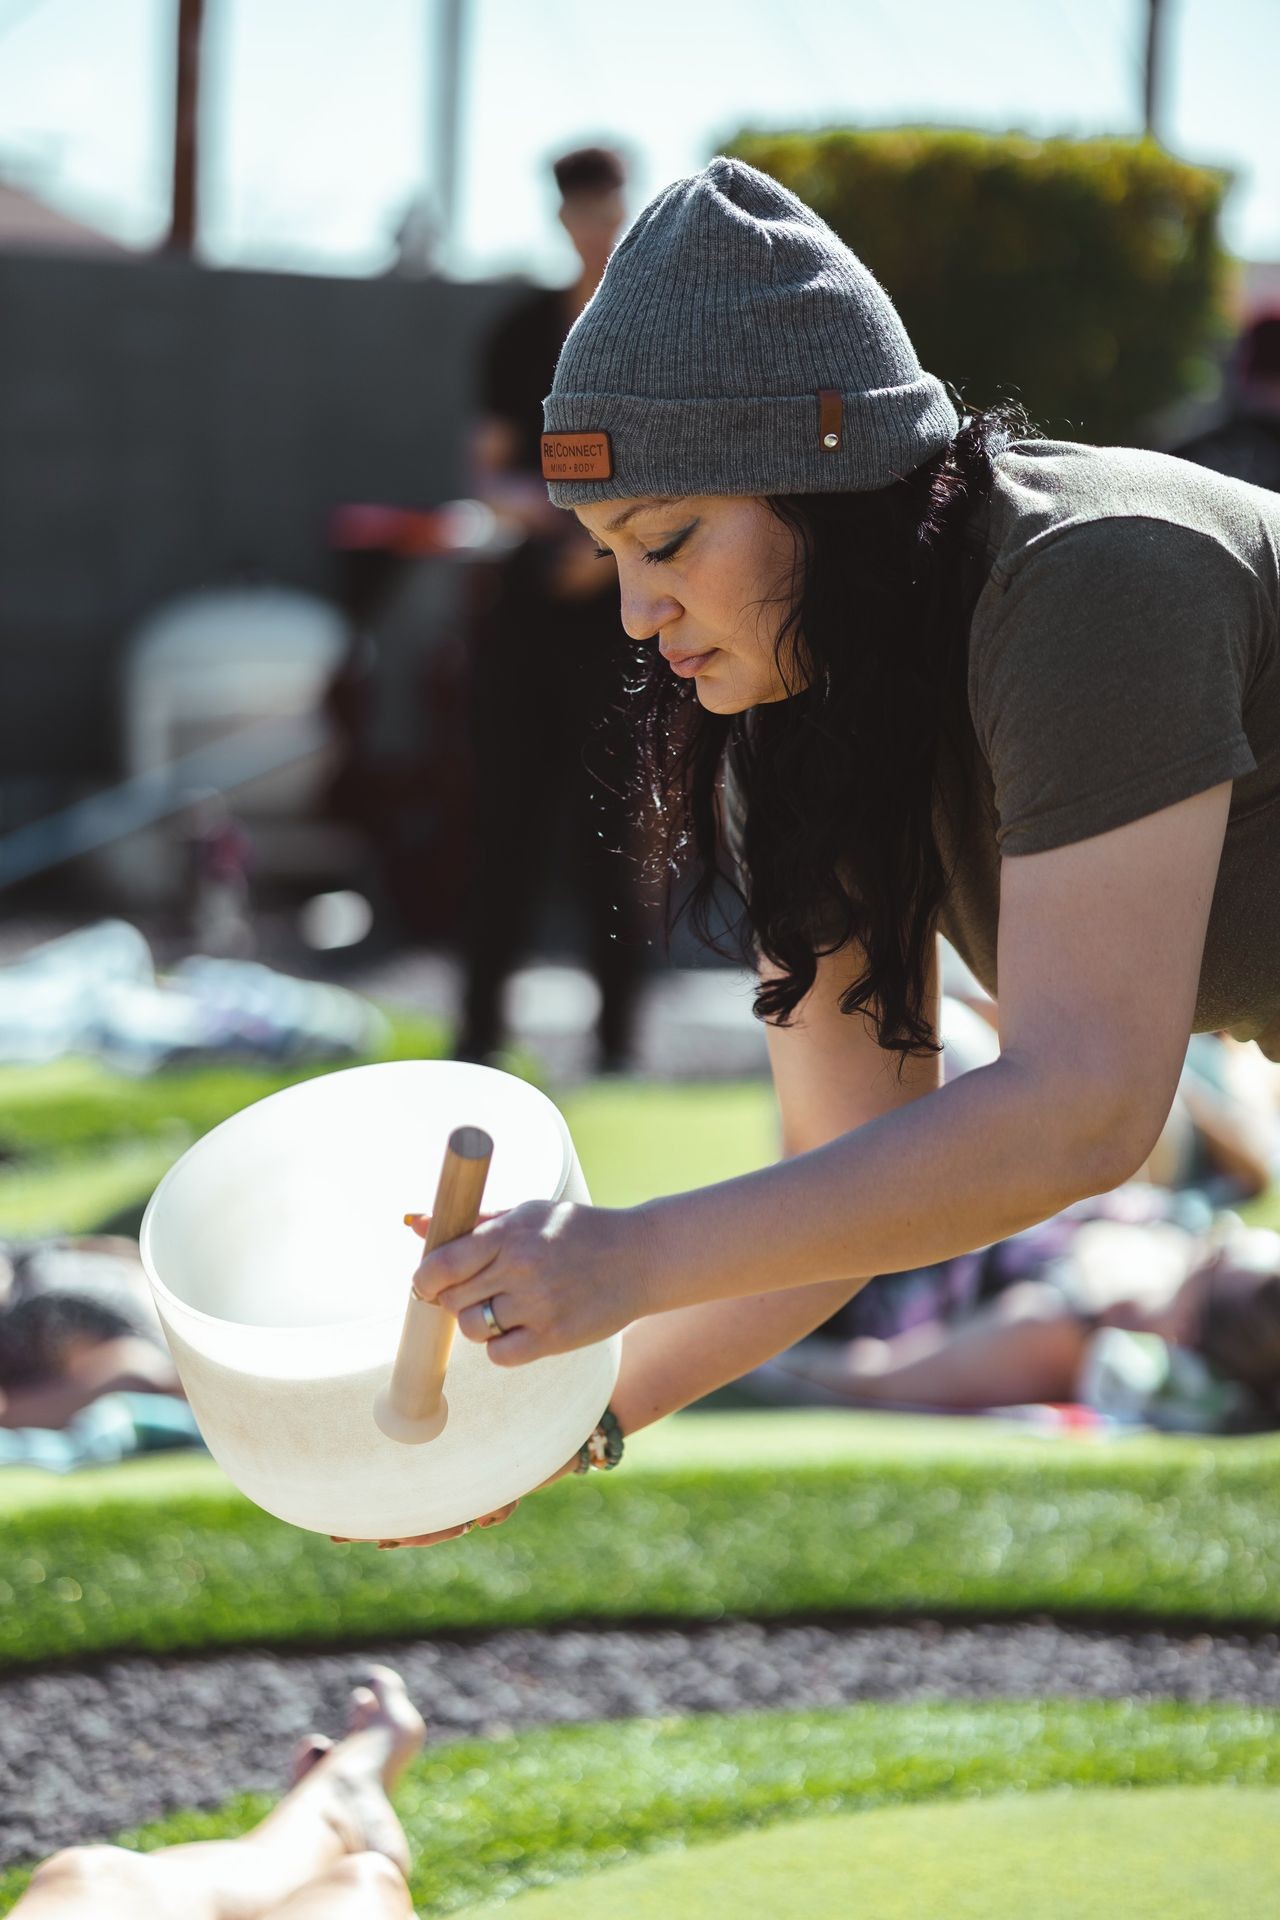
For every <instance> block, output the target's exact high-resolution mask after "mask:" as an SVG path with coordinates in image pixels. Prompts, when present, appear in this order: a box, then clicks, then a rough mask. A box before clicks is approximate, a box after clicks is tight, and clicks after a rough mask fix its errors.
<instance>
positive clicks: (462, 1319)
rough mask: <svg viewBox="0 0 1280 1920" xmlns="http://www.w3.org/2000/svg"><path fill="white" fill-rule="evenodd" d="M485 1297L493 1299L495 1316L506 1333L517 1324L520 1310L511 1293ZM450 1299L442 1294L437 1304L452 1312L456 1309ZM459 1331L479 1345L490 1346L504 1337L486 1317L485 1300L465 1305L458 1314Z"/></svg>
mask: <svg viewBox="0 0 1280 1920" xmlns="http://www.w3.org/2000/svg"><path fill="white" fill-rule="evenodd" d="M484 1299H485V1300H488V1301H491V1303H492V1307H493V1317H494V1319H495V1320H496V1321H497V1323H498V1325H499V1326H500V1327H501V1328H502V1331H503V1333H504V1334H505V1333H507V1332H508V1331H509V1330H510V1329H511V1328H513V1327H514V1326H515V1324H516V1320H517V1317H518V1315H519V1311H520V1310H519V1308H518V1307H517V1305H516V1303H515V1301H514V1300H513V1299H512V1297H511V1295H510V1294H509V1293H495V1294H485V1296H484ZM450 1301H451V1296H450V1295H442V1296H441V1297H440V1299H439V1300H438V1301H437V1303H436V1304H437V1305H438V1306H441V1307H446V1308H448V1310H449V1312H450V1313H452V1312H453V1311H454V1309H453V1307H452V1305H451V1304H450ZM458 1331H459V1332H460V1333H461V1334H462V1335H463V1337H464V1339H467V1340H470V1341H472V1342H474V1344H475V1345H476V1346H478V1347H485V1346H490V1345H492V1343H493V1341H495V1340H497V1339H500V1338H501V1337H502V1336H501V1335H500V1334H496V1333H494V1331H493V1329H492V1327H491V1326H490V1325H489V1322H488V1321H487V1320H486V1319H485V1317H484V1301H483V1300H481V1301H477V1302H476V1304H475V1306H472V1307H464V1308H463V1309H462V1311H461V1313H459V1315H458Z"/></svg>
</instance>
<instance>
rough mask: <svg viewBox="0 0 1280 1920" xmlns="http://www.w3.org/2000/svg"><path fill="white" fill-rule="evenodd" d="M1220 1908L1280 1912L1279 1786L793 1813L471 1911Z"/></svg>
mask: <svg viewBox="0 0 1280 1920" xmlns="http://www.w3.org/2000/svg"><path fill="white" fill-rule="evenodd" d="M584 1903H589V1906H590V1911H591V1914H592V1916H593V1920H709V1917H710V1916H711V1915H713V1914H728V1913H759V1914H768V1916H769V1920H844V1916H846V1915H849V1914H874V1915H875V1920H934V1917H935V1916H936V1920H944V1916H945V1920H1027V1915H1028V1914H1034V1915H1035V1920H1114V1916H1115V1915H1116V1914H1117V1913H1123V1914H1124V1915H1125V1920H1222V1916H1223V1915H1224V1914H1257V1915H1259V1916H1261V1915H1262V1914H1266V1913H1275V1912H1276V1911H1277V1910H1278V1909H1280V1793H1277V1792H1276V1791H1275V1790H1274V1789H1271V1790H1267V1789H1261V1788H1257V1789H1253V1790H1249V1789H1242V1788H1239V1787H1217V1788H1205V1787H1165V1788H1161V1789H1158V1790H1156V1791H1154V1792H1151V1793H1143V1794H1138V1795H1136V1796H1128V1795H1121V1794H1118V1793H1107V1792H1103V1793H1099V1792H1092V1793H1089V1792H1071V1793H1037V1794H1032V1795H1030V1796H1028V1797H1026V1798H1021V1799H1016V1800H1009V1799H1001V1800H992V1801H989V1802H987V1803H986V1804H985V1805H983V1806H980V1807H963V1806H932V1807H891V1808H885V1809H880V1810H878V1811H875V1812H870V1813H853V1814H849V1813H846V1814H839V1815H835V1816H828V1817H827V1818H825V1819H817V1820H797V1821H791V1822H788V1823H786V1824H785V1825H782V1826H777V1827H772V1828H770V1829H769V1830H768V1831H767V1832H765V1833H749V1834H742V1835H739V1836H738V1837H737V1838H735V1839H732V1840H721V1841H719V1842H717V1843H716V1844H714V1845H711V1846H703V1847H695V1848H692V1849H690V1850H689V1851H687V1852H685V1851H682V1852H679V1853H665V1854H661V1855H659V1856H658V1857H656V1858H650V1859H643V1860H638V1861H634V1862H631V1863H629V1864H628V1865H626V1866H623V1867H615V1868H613V1869H611V1870H607V1871H606V1872H604V1873H600V1874H596V1875H593V1876H592V1877H591V1879H590V1880H588V1881H587V1882H586V1883H585V1884H583V1883H582V1882H572V1883H571V1884H570V1885H568V1886H565V1887H540V1888H535V1889H533V1890H532V1891H531V1892H529V1893H526V1894H523V1895H521V1896H519V1897H518V1898H517V1899H515V1900H512V1901H503V1902H501V1903H499V1904H495V1905H489V1904H488V1903H486V1904H485V1905H484V1906H483V1907H471V1908H469V1909H468V1910H467V1912H468V1920H498V1916H499V1915H507V1914H509V1915H510V1916H511V1920H580V1916H581V1915H582V1913H583V1911H584Z"/></svg>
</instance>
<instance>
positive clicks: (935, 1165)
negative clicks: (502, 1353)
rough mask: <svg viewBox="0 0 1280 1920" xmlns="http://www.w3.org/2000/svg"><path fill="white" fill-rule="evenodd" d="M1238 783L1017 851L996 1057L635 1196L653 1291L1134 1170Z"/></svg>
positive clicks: (1186, 1026)
mask: <svg viewBox="0 0 1280 1920" xmlns="http://www.w3.org/2000/svg"><path fill="white" fill-rule="evenodd" d="M1229 799H1230V786H1229V784H1227V783H1224V784H1222V785H1220V786H1218V787H1216V788H1213V789H1212V790H1210V791H1209V792H1207V793H1203V794H1199V795H1197V796H1195V797H1194V798H1193V799H1190V800H1186V801H1183V802H1181V803H1179V804H1178V805H1176V806H1173V807H1167V808H1165V809H1163V810H1162V811H1161V812H1159V813H1156V814H1152V815H1149V816H1147V817H1146V818H1144V819H1141V820H1137V821H1135V822H1133V823H1132V824H1131V825H1129V826H1125V827H1120V828H1117V829H1116V830H1115V831H1113V832H1110V833H1106V834H1100V835H1098V836H1096V837H1095V838H1094V839H1092V840H1086V841H1081V842H1078V843H1077V844H1075V845H1072V846H1067V847H1062V848H1058V849H1055V850H1054V851H1053V852H1050V853H1041V854H1028V855H1023V856H1021V857H1019V858H1017V859H1011V860H1006V861H1005V863H1004V868H1003V872H1002V877H1001V922H1000V949H999V970H1000V1009H1001V1035H1002V1045H1003V1050H1002V1053H1001V1057H1000V1058H999V1060H997V1061H996V1062H994V1063H993V1064H992V1065H991V1066H989V1067H982V1068H979V1069H978V1070H976V1071H975V1072H973V1073H969V1074H965V1075H964V1076H963V1077H962V1078H961V1079H959V1080H957V1081H955V1082H953V1084H952V1085H951V1086H948V1087H943V1088H941V1089H940V1090H939V1091H938V1092H937V1093H936V1095H935V1096H934V1097H933V1098H931V1099H929V1100H925V1101H914V1102H910V1103H908V1104H906V1105H903V1106H899V1107H897V1108H896V1109H895V1110H894V1111H892V1112H888V1113H884V1114H881V1115H880V1116H879V1117H877V1118H875V1119H872V1120H870V1121H867V1122H866V1123H864V1124H862V1125H860V1126H856V1127H855V1128H854V1130H853V1131H851V1132H847V1133H845V1134H843V1135H842V1136H841V1137H840V1138H838V1139H835V1140H831V1141H829V1143H828V1144H826V1145H822V1146H812V1147H811V1148H810V1150H808V1151H804V1152H801V1153H799V1154H798V1156H797V1157H796V1158H794V1159H792V1160H790V1161H788V1162H786V1163H784V1164H783V1165H781V1166H778V1167H770V1168H765V1169H763V1170H762V1171H761V1172H759V1173H753V1174H747V1175H744V1176H742V1177H741V1178H739V1179H737V1180H731V1181H725V1182H721V1183H720V1184H718V1185H716V1186H712V1187H705V1188H701V1189H699V1190H697V1191H696V1192H694V1193H690V1194H679V1195H673V1196H671V1197H670V1198H666V1199H660V1200H657V1201H653V1202H649V1203H647V1204H646V1206H645V1207H643V1208H641V1209H638V1210H637V1211H638V1212H639V1214H640V1215H641V1216H642V1219H643V1223H644V1225H645V1226H646V1228H647V1230H648V1232H649V1234H650V1236H651V1238H650V1245H649V1251H648V1258H647V1263H646V1265H647V1281H646V1299H647V1302H648V1310H649V1311H651V1312H652V1311H661V1310H663V1309H665V1308H668V1307H670V1306H673V1305H676V1304H686V1303H689V1302H692V1301H695V1300H711V1299H717V1298H721V1299H722V1298H726V1297H728V1296H730V1295H732V1294H734V1293H741V1292H750V1293H758V1292H765V1291H771V1290H774V1289H785V1288H790V1287H794V1286H797V1285H801V1284H805V1283H810V1284H811V1283H813V1282H824V1281H830V1280H834V1279H835V1278H836V1277H837V1276H839V1275H842V1274H849V1273H854V1274H857V1273H864V1274H865V1273H879V1272H896V1271H898V1270H900V1269H902V1268H905V1267H910V1266H919V1265H924V1264H927V1263H928V1262H930V1261H934V1260H939V1259H945V1258H948V1257H950V1256H951V1255H953V1254H956V1253H960V1252H963V1251H966V1250H968V1249H970V1248H973V1247H977V1246H983V1245H986V1244H987V1243H988V1242H990V1241H992V1240H996V1239H1000V1238H1002V1237H1003V1236H1005V1235H1007V1234H1010V1233H1013V1232H1016V1231H1018V1230H1020V1229H1021V1228H1023V1227H1025V1226H1028V1225H1030V1224H1032V1223H1033V1222H1034V1221H1037V1220H1040V1219H1044V1218H1045V1217H1046V1216H1047V1215H1048V1214H1050V1213H1052V1212H1054V1211H1056V1210H1057V1209H1058V1208H1059V1207H1062V1206H1064V1205H1066V1204H1068V1203H1069V1202H1071V1201H1073V1200H1076V1199H1079V1198H1081V1197H1082V1196H1084V1195H1086V1194H1090V1193H1097V1192H1101V1191H1104V1190H1105V1189H1106V1188H1108V1187H1112V1186H1115V1185H1116V1184H1118V1183H1119V1182H1120V1181H1121V1180H1123V1179H1125V1178H1127V1177H1128V1176H1129V1175H1130V1174H1131V1173H1132V1172H1133V1171H1134V1170H1135V1169H1136V1168H1137V1167H1138V1166H1139V1165H1141V1163H1142V1161H1143V1160H1144V1159H1145V1158H1146V1156H1147V1154H1148V1153H1149V1151H1150V1149H1151V1146H1152V1145H1153V1143H1154V1141H1155V1139H1156V1137H1157V1136H1158V1134H1159V1132H1160V1129H1161V1127H1162V1126H1163V1124H1164V1120H1165V1117H1166V1115H1167V1113H1168V1110H1169V1106H1170V1103H1171V1101H1172V1099H1173V1094H1174V1090H1175V1088H1176V1086H1177V1082H1178V1075H1179V1071H1180V1068H1181V1064H1182V1059H1183V1056H1184V1053H1185V1049H1186V1043H1187V1036H1188V1034H1189V1032H1190V1030H1191V1023H1192V1018H1193V1013H1194V1007H1195V997H1196V987H1197V982H1198V979H1199V971H1200V960H1201V954H1202V951H1203V946H1204V935H1205V927H1206V925H1207V921H1208V914H1209V904H1210V900H1211V898H1212V895H1213V888H1214V883H1215V880H1216V877H1217V869H1218V861H1219V858H1220V855H1221V849H1222V838H1223V833H1224V831H1225V827H1226V817H1227V808H1228V804H1229ZM525 1344H526V1347H532V1346H533V1344H534V1343H533V1342H532V1341H528V1342H526V1343H525Z"/></svg>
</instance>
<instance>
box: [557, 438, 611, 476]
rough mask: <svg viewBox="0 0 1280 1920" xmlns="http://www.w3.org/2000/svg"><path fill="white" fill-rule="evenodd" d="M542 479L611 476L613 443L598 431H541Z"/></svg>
mask: <svg viewBox="0 0 1280 1920" xmlns="http://www.w3.org/2000/svg"><path fill="white" fill-rule="evenodd" d="M542 477H543V479H544V480H611V479H612V478H613V447H612V445H611V444H610V441H609V436H608V434H607V433H604V432H597V433H544V434H543V436H542Z"/></svg>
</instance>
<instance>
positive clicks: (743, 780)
mask: <svg viewBox="0 0 1280 1920" xmlns="http://www.w3.org/2000/svg"><path fill="white" fill-rule="evenodd" d="M1033 432H1034V430H1033V429H1032V428H1031V426H1030V423H1029V422H1028V421H1027V419H1026V416H1025V415H1024V414H1023V413H1022V411H1021V409H1020V408H1017V407H1012V406H1001V407H997V408H992V409H990V410H988V411H986V412H982V413H970V414H968V415H967V416H966V417H965V418H964V420H963V421H962V423H961V427H960V430H959V432H958V433H957V435H956V437H955V439H954V440H953V441H952V442H951V443H950V444H949V446H948V447H947V448H946V449H945V450H944V451H943V452H942V453H941V454H940V455H939V456H938V457H937V458H936V459H934V460H933V461H931V462H930V463H929V464H928V465H927V466H924V467H921V468H919V469H917V471H916V472H914V473H912V474H909V475H908V476H907V477H906V478H905V479H903V480H899V481H896V482H895V483H894V484H893V485H892V486H888V487H884V488H882V489H880V490H878V491H876V492H872V493H816V494H787V495H778V496H774V497H771V498H770V499H769V500H768V503H767V504H768V505H769V507H770V508H771V509H772V511H773V512H774V513H775V514H776V515H777V517H778V518H779V519H780V520H781V521H783V522H784V523H785V524H786V525H787V526H789V527H790V528H792V530H793V531H794V533H795V535H796V541H797V556H798V557H797V564H796V570H795V575H794V577H793V578H792V579H789V580H786V581H782V582H780V583H779V586H778V593H777V601H778V604H779V605H780V606H781V607H782V609H783V620H782V624H781V630H780V632H779V635H778V639H777V643H776V648H775V656H776V659H777V664H778V671H779V673H780V674H781V675H782V678H783V684H784V685H785V686H788V687H791V686H794V687H795V688H796V691H794V692H792V693H791V694H790V696H789V697H788V698H786V699H783V700H779V701H774V702H770V703H767V704H764V705H761V706H757V707H753V708H750V709H748V710H747V711H746V712H744V713H738V714H716V713H710V712H708V711H707V710H706V709H705V708H704V707H702V706H701V705H700V704H699V702H698V699H697V695H696V692H695V690H694V683H693V682H692V680H681V679H678V678H677V677H676V676H675V675H673V674H672V673H671V671H670V669H669V668H668V667H667V666H666V665H665V663H664V662H663V661H662V660H661V659H660V658H659V657H658V655H657V653H656V649H654V648H653V646H652V645H651V644H646V645H645V646H644V647H643V649H642V650H641V652H640V653H639V655H638V656H637V660H636V667H635V671H634V673H633V674H632V675H631V676H630V677H629V678H628V680H627V683H626V707H625V715H626V720H627V724H628V728H629V730H630V732H631V735H632V739H633V742H634V746H635V750H636V751H637V752H638V755H639V760H638V765H639V780H638V789H639V795H640V799H641V805H642V809H643V811H644V812H645V813H647V814H651V815H652V818H653V823H654V825H655V826H656V829H657V831H656V834H652V833H651V835H650V839H649V846H650V856H649V860H650V864H649V877H650V878H651V879H659V880H660V881H662V882H663V883H664V884H665V888H666V907H667V927H668V931H670V929H671V928H672V927H673V926H674V924H675V923H676V921H678V920H679V918H680V917H681V916H682V915H683V914H684V913H686V912H687V913H688V914H689V917H690V923H691V925H692V926H693V928H694V931H695V932H696V934H697V935H698V937H699V939H700V940H701V941H702V942H703V943H704V944H705V945H707V946H709V947H710V948H712V950H713V951H715V952H717V953H719V954H720V955H721V956H722V957H734V958H747V957H749V956H751V955H752V954H753V951H758V952H759V953H761V954H763V955H765V956H766V957H767V958H768V959H769V960H770V961H771V962H772V963H773V965H774V966H775V967H776V968H777V969H778V970H779V971H778V972H777V974H776V975H775V977H773V978H770V979H768V980H766V981H764V982H762V983H761V985H760V987H759V988H758V990H757V992H756V996H755V1000H754V1012H755V1014H756V1016H757V1018H759V1019H763V1020H767V1021H770V1022H771V1023H773V1024H775V1025H777V1026H787V1025H788V1024H789V1023H790V1019H791V1016H792V1015H793V1014H794V1012H795V1009H796V1008H797V1006H798V1005H799V1004H800V1002H801V1001H802V1000H803V999H804V997H805V995H806V994H807V993H808V991H809V989H810V988H811V987H812V986H813V983H814V979H815V977H816V972H817V961H818V958H819V957H821V956H822V955H824V954H827V953H831V952H834V951H836V950H837V949H838V948H840V947H843V946H844V945H845V944H846V942H849V941H854V942H856V943H857V946H858V948H859V949H860V950H861V952H862V954H863V956H864V965H863V968H862V971H861V972H860V973H859V975H858V977H857V979H856V980H854V981H853V982H852V984H851V985H850V986H849V987H848V988H847V989H846V990H845V991H844V992H843V993H842V994H841V996H840V1009H841V1011H842V1012H843V1013H848V1014H854V1013H861V1014H864V1015H865V1016H866V1017H867V1018H868V1019H869V1020H870V1021H871V1023H872V1024H873V1026H874V1029H875V1031H876V1035H877V1038H878V1040H879V1042H880V1045H881V1046H882V1047H885V1048H888V1049H892V1050H895V1051H896V1052H898V1053H899V1054H901V1055H906V1054H908V1053H921V1052H928V1051H932V1050H933V1049H934V1047H935V1040H934V1036H933V1033H932V1031H931V1029H930V1025H929V1021H928V1019H927V1017H926V1014H925V1010H924V1004H923V1002H924V987H925V978H926V973H927V969H928V959H929V943H930V939H931V936H932V934H933V931H934V928H935V926H936V924H937V916H938V908H939V906H940V904H941V901H942V897H943V894H944V892H945V890H946V886H947V881H948V876H947V874H946V872H945V871H944V866H943V860H942V856H941V854H940V851H939V848H938V843H937V838H936V833H935V825H934V805H935V787H936V781H937V776H938V772H939V766H940V761H941V756H942V754H943V752H944V749H945V747H946V744H947V741H948V738H949V737H950V736H952V735H953V734H954V735H955V736H956V737H957V738H959V737H960V735H959V732H958V730H959V729H960V728H961V727H962V723H963V716H964V712H965V700H966V692H965V674H966V664H967V653H968V644H967V643H968V626H969V617H970V614H971V612H972V597H973V596H972V592H971V590H970V586H969V581H970V579H971V575H970V573H969V567H970V566H971V564H972V560H971V556H969V555H968V554H967V552H966V547H965V541H964V533H965V525H966V521H967V520H968V517H969V514H970V511H971V509H972V507H973V506H974V504H975V502H976V501H977V499H978V498H979V497H980V496H982V495H984V494H985V493H986V492H987V490H988V489H989V487H990V484H991V478H992V464H993V462H994V460H995V459H996V458H997V456H998V455H999V454H1000V453H1001V452H1002V451H1003V450H1004V448H1005V447H1007V446H1008V445H1009V444H1010V443H1011V442H1012V441H1014V440H1018V439H1026V438H1029V437H1033ZM726 768H727V769H728V770H729V772H730V774H731V776H732V780H733V784H734V787H735V789H736V796H737V801H738V804H737V806H736V807H735V810H734V811H735V814H736V816H737V832H736V835H735V838H736V841H737V845H736V847H735V855H736V857H735V860H734V862H733V865H734V867H735V869H736V871H735V872H734V873H731V874H730V875H729V876H728V878H729V879H730V881H731V882H732V883H733V886H734V891H735V892H736V895H737V898H738V899H739V900H740V902H741V906H742V917H741V918H740V919H739V921H738V924H737V926H736V927H735V928H733V929H732V932H733V934H734V936H735V939H734V946H733V947H731V948H728V949H727V948H726V945H725V943H724V933H723V932H722V931H717V926H716V922H717V920H719V923H720V927H721V929H723V927H724V921H723V914H722V911H721V907H720V904H719V903H720V902H721V901H722V900H723V892H722V874H723V869H722V868H721V866H720V863H719V861H718V859H717V853H718V851H720V850H721V849H723V848H724V846H725V844H726V842H725V827H724V822H723V818H722V813H723V799H722V789H723V776H724V773H725V770H726ZM690 867H692V870H693V880H692V886H691V888H689V889H688V890H687V891H686V893H685V896H684V899H683V901H682V902H681V903H680V905H679V906H678V907H673V902H674V900H675V897H676V890H675V887H674V885H673V882H674V880H675V877H676V876H677V875H680V874H685V873H686V872H687V870H688V869H689V868H690ZM735 949H736V951H735Z"/></svg>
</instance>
